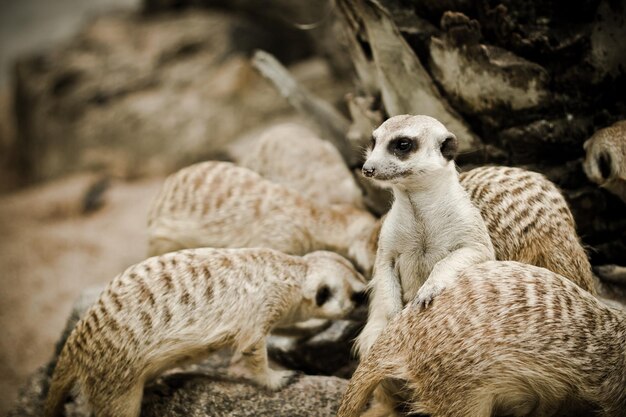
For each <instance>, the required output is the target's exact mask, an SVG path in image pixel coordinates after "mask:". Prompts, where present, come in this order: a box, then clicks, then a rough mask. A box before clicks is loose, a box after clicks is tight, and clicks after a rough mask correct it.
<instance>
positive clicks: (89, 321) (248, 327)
mask: <svg viewBox="0 0 626 417" xmlns="http://www.w3.org/2000/svg"><path fill="white" fill-rule="evenodd" d="M324 288H326V289H324ZM364 288H365V279H364V278H363V277H362V276H361V275H360V274H359V273H358V272H357V271H356V270H355V269H354V268H353V266H352V264H351V263H350V262H348V261H347V260H346V259H344V258H342V257H341V256H339V255H337V254H335V253H332V252H313V253H310V254H308V255H306V256H304V257H296V256H290V255H285V254H283V253H280V252H278V251H274V250H271V249H190V250H184V251H180V252H173V253H168V254H166V255H162V256H158V257H153V258H149V259H147V260H145V261H143V262H141V263H139V264H137V265H134V266H132V267H130V268H128V269H127V270H126V271H125V272H123V273H122V274H120V275H119V276H117V277H116V278H114V279H113V281H112V282H111V283H110V284H109V285H108V287H107V288H106V289H105V291H104V292H103V293H102V295H101V296H100V298H99V300H98V301H97V303H96V304H95V305H94V306H93V307H92V308H91V309H90V310H89V311H88V312H87V313H86V314H85V317H84V318H82V319H81V320H80V321H79V322H78V324H77V325H76V327H75V329H74V330H73V332H72V333H71V334H70V336H69V338H68V339H67V342H66V343H65V346H64V347H63V350H62V351H61V354H60V356H59V359H58V361H57V365H56V368H55V370H54V374H53V378H52V382H51V386H50V390H49V393H48V398H47V402H46V407H45V416H46V417H53V416H59V415H61V414H62V410H63V404H64V399H65V397H66V395H67V393H68V391H69V390H70V389H71V388H72V387H73V386H74V385H76V386H77V387H78V388H79V389H80V390H81V392H82V393H83V394H84V395H85V397H86V399H87V402H88V404H89V405H91V407H92V408H93V411H94V413H95V416H96V417H137V416H138V415H139V412H140V407H141V398H142V393H143V386H144V383H145V381H147V380H150V379H152V378H153V377H156V376H157V375H159V374H160V373H161V372H163V371H164V370H166V369H168V368H172V367H174V366H177V365H180V364H182V363H186V362H190V361H198V360H200V359H202V358H204V357H206V356H207V355H208V354H210V353H211V352H212V351H214V350H216V349H219V348H222V347H233V348H234V350H235V352H236V353H238V354H241V357H242V358H243V361H244V363H243V365H244V369H245V370H246V371H247V375H248V376H249V377H251V378H252V379H253V380H254V381H255V382H257V383H258V384H260V385H262V386H265V387H268V388H270V389H277V388H280V387H281V386H283V385H284V384H285V383H287V382H288V379H289V378H290V377H291V376H292V375H293V373H292V372H290V371H276V370H272V369H270V368H269V367H268V363H267V351H266V347H265V336H266V335H267V333H268V332H269V331H270V330H271V329H272V328H273V327H274V326H276V325H288V324H292V323H295V322H298V321H301V320H307V319H310V318H323V319H333V318H340V317H344V316H345V315H346V314H348V313H349V312H350V311H352V310H353V308H354V307H355V303H356V302H357V300H360V299H362V298H363V297H362V295H363V290H364ZM320 291H323V292H325V294H326V295H327V297H325V299H324V300H323V303H321V304H320V303H319V300H320V298H319V297H317V294H318V292H320Z"/></svg>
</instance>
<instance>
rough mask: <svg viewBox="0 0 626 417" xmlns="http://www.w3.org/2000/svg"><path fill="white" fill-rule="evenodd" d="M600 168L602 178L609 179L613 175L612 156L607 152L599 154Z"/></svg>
mask: <svg viewBox="0 0 626 417" xmlns="http://www.w3.org/2000/svg"><path fill="white" fill-rule="evenodd" d="M598 169H599V170H600V175H601V176H602V179H604V180H607V179H609V177H610V176H611V156H610V155H609V154H607V153H606V152H602V153H601V154H600V156H598Z"/></svg>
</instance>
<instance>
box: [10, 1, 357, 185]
mask: <svg viewBox="0 0 626 417" xmlns="http://www.w3.org/2000/svg"><path fill="white" fill-rule="evenodd" d="M297 46H298V45H295V47H297ZM291 47H293V45H291V46H290V44H288V43H285V42H284V41H283V40H282V39H280V38H279V37H277V36H276V34H274V33H273V32H272V31H271V30H270V29H269V28H264V27H262V26H260V25H259V24H257V23H256V22H255V21H252V20H250V19H247V18H244V17H240V16H235V15H232V14H228V13H224V12H217V11H190V12H184V13H176V14H159V15H156V16H155V15H152V16H149V17H145V16H140V15H127V14H114V15H106V16H102V17H99V18H97V19H95V20H94V21H92V22H91V23H90V24H88V25H87V26H86V27H85V28H84V30H83V31H82V32H81V33H80V34H79V35H77V36H76V37H75V38H74V39H73V40H72V41H71V42H69V43H67V44H66V45H63V46H61V47H58V48H56V49H54V50H51V51H49V52H46V53H43V54H40V55H36V56H32V57H28V58H24V59H21V60H20V61H19V62H18V64H17V69H16V82H17V88H16V91H17V96H16V103H17V105H16V112H17V118H18V147H19V150H20V152H21V154H22V155H23V159H24V162H25V165H26V166H25V168H26V172H27V173H28V174H29V176H30V178H31V179H33V180H40V179H44V178H49V177H55V176H59V175H61V174H63V173H66V172H69V171H79V170H83V169H101V170H105V171H107V172H112V173H114V174H116V175H120V176H124V177H136V176H141V175H150V174H155V173H158V174H161V173H169V172H172V171H174V170H176V169H177V168H180V167H182V166H184V165H187V164H190V163H193V162H197V161H199V160H203V159H207V158H209V157H215V156H219V154H220V153H221V151H222V149H223V147H224V145H225V144H227V143H229V141H230V140H231V139H232V138H234V137H236V136H238V135H240V134H242V133H243V132H245V131H247V130H249V129H251V128H252V127H254V126H256V125H259V124H261V123H262V122H263V123H265V122H267V121H269V120H272V119H274V118H278V117H282V116H285V115H287V114H290V113H291V112H292V110H291V109H290V107H289V105H288V104H287V103H286V101H285V100H284V99H283V98H281V97H280V96H279V94H278V93H277V92H276V91H275V90H274V88H273V87H272V86H270V85H269V84H268V83H267V82H266V81H265V80H263V79H262V78H261V77H260V76H259V75H258V74H257V73H256V72H255V71H254V70H253V68H252V67H251V65H250V63H249V60H248V56H249V55H250V54H251V53H252V51H254V50H256V49H259V48H260V49H268V50H271V51H273V52H275V53H276V54H277V55H278V56H279V57H280V56H284V55H287V56H288V55H289V48H291ZM290 70H291V71H292V73H293V74H294V76H295V77H296V78H297V79H298V80H299V81H300V82H301V83H303V84H304V85H306V86H309V87H310V88H312V87H313V86H314V87H315V91H316V92H317V93H318V94H319V95H321V96H323V97H325V98H326V99H329V100H330V101H331V102H337V101H338V100H340V99H341V97H342V96H343V92H344V91H345V87H342V86H341V85H338V84H337V83H336V82H334V81H333V80H334V78H333V77H332V75H331V74H330V69H329V67H328V66H327V65H326V64H325V62H324V61H322V60H320V59H318V60H313V61H312V62H300V63H299V64H294V65H293V66H292V67H291V68H290Z"/></svg>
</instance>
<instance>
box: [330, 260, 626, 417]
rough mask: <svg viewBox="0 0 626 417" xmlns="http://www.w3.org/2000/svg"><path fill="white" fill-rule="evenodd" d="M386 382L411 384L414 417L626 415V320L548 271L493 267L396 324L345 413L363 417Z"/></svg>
mask: <svg viewBox="0 0 626 417" xmlns="http://www.w3.org/2000/svg"><path fill="white" fill-rule="evenodd" d="M387 380H400V382H402V383H403V384H401V386H403V387H404V389H403V398H406V397H407V396H408V397H410V400H409V403H410V409H411V412H415V413H424V414H429V415H433V416H442V417H453V416H472V417H490V416H494V415H515V416H527V415H532V416H552V415H555V413H557V412H564V411H567V412H568V413H567V414H565V415H571V416H578V415H590V414H587V413H581V410H582V409H585V410H587V409H590V410H592V411H596V412H597V414H594V415H600V416H605V417H624V416H625V415H626V316H624V314H623V312H620V311H618V310H614V309H611V308H609V307H606V306H604V305H603V304H602V303H600V302H599V301H598V300H596V299H595V298H594V297H593V296H592V295H591V294H589V293H588V292H586V291H584V290H582V289H581V288H580V287H578V286H577V285H575V284H574V283H572V282H571V281H569V280H568V279H566V278H564V277H562V276H560V275H557V274H555V273H553V272H551V271H548V270H547V269H544V268H538V267H535V266H532V265H527V264H521V263H517V262H499V261H491V262H486V263H483V264H480V265H476V266H472V267H470V268H468V269H467V270H465V271H464V272H463V273H462V274H461V276H460V277H459V280H458V281H456V283H455V285H453V286H451V287H450V288H448V289H447V290H446V291H444V292H443V293H442V294H440V296H439V297H437V298H436V299H435V300H434V302H433V305H432V306H431V307H430V308H429V309H427V310H425V311H421V312H419V311H418V310H417V307H416V306H415V305H409V306H407V308H405V309H404V310H403V311H402V312H401V313H400V314H399V315H397V316H396V317H395V319H393V320H392V321H391V322H390V323H389V325H388V327H387V328H386V329H385V330H384V331H383V333H382V334H381V336H380V337H379V338H378V340H377V341H376V342H375V343H374V345H373V346H372V348H371V350H370V353H369V354H368V355H367V356H366V357H365V358H363V360H362V361H361V363H360V364H359V366H358V368H357V370H356V372H355V374H354V376H353V378H352V380H351V381H350V384H349V386H348V389H347V391H346V394H345V396H344V398H343V400H342V404H341V407H340V410H339V414H338V415H339V416H340V417H347V416H356V415H358V412H359V411H360V410H361V408H362V407H363V406H364V405H365V403H366V402H367V399H368V396H369V394H370V393H371V392H372V391H373V390H374V389H375V388H376V386H378V385H379V384H380V383H381V382H382V383H385V381H387ZM578 407H580V408H578ZM558 415H563V414H558Z"/></svg>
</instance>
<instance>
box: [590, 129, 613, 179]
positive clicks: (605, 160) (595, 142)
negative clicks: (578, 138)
mask: <svg viewBox="0 0 626 417" xmlns="http://www.w3.org/2000/svg"><path fill="white" fill-rule="evenodd" d="M612 130H613V129H611V128H606V129H601V130H599V131H598V132H596V133H595V134H594V135H593V136H592V137H591V138H590V139H587V140H586V141H585V143H584V144H583V148H584V149H585V152H586V154H587V155H586V157H585V162H584V163H583V170H584V171H585V174H587V177H588V178H589V179H590V180H591V181H593V182H595V183H596V184H598V185H603V184H605V183H606V182H608V181H610V180H611V179H613V178H614V177H615V176H616V175H617V164H616V163H615V162H616V161H615V160H614V159H615V158H614V157H613V154H614V152H612V150H613V149H612V148H616V147H612V146H611V133H613V132H612Z"/></svg>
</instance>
